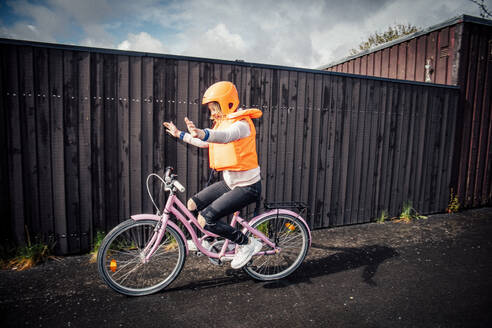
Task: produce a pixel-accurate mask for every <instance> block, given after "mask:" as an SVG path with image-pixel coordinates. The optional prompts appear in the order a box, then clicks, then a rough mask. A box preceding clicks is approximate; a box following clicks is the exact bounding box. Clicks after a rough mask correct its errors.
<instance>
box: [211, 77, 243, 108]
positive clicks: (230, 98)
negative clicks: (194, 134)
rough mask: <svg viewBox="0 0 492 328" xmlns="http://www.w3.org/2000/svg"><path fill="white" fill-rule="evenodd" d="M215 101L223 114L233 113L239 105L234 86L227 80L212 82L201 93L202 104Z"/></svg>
mask: <svg viewBox="0 0 492 328" xmlns="http://www.w3.org/2000/svg"><path fill="white" fill-rule="evenodd" d="M212 101H216V102H218V103H219V105H220V109H221V110H222V113H224V114H225V115H227V114H230V113H234V112H235V111H236V109H237V107H238V106H239V97H238V95H237V90H236V86H235V85H234V84H232V83H231V82H229V81H220V82H217V83H214V84H212V85H211V86H210V87H209V88H208V89H207V91H205V93H204V94H203V100H202V104H203V105H205V104H208V103H210V102H212Z"/></svg>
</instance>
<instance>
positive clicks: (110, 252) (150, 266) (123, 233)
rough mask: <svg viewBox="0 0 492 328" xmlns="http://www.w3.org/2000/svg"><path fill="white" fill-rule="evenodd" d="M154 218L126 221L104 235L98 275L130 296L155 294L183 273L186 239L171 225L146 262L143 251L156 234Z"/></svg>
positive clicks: (98, 258) (120, 291)
mask: <svg viewBox="0 0 492 328" xmlns="http://www.w3.org/2000/svg"><path fill="white" fill-rule="evenodd" d="M156 224H157V222H156V221H154V220H141V221H134V220H127V221H125V222H122V223H121V224H119V225H118V226H116V227H115V228H114V229H113V230H111V232H109V233H108V235H107V236H106V238H104V240H103V242H102V244H101V247H100V248H99V252H98V256H97V262H98V269H99V274H100V275H101V277H102V278H103V280H104V281H105V282H106V283H107V284H108V286H109V287H111V288H112V289H114V290H115V291H117V292H119V293H122V294H125V295H129V296H142V295H148V294H152V293H155V292H157V291H159V290H161V289H163V288H165V287H166V286H168V285H169V284H170V283H171V282H172V281H173V280H174V279H175V278H176V277H177V276H178V274H179V273H180V271H181V269H182V268H183V265H184V260H185V246H184V241H183V239H182V238H181V236H180V235H179V234H178V232H177V231H176V230H175V229H173V228H172V227H170V226H167V227H166V231H165V234H164V236H163V238H162V241H161V242H160V244H159V246H158V248H157V250H156V251H155V253H154V254H153V255H152V256H151V257H150V259H149V260H148V262H145V261H144V259H145V255H144V252H143V250H144V249H145V247H146V246H147V244H148V243H149V242H150V240H151V238H152V236H153V235H154V228H155V226H156Z"/></svg>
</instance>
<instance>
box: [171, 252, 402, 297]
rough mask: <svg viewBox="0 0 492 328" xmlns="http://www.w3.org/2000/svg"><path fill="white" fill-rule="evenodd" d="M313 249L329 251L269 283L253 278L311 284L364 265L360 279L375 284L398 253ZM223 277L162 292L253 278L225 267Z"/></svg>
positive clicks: (278, 283) (275, 283)
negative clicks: (389, 261) (380, 273)
mask: <svg viewBox="0 0 492 328" xmlns="http://www.w3.org/2000/svg"><path fill="white" fill-rule="evenodd" d="M311 247H312V248H317V249H322V250H326V251H328V252H330V254H329V255H328V256H326V257H322V258H318V259H313V260H307V261H304V263H302V264H301V266H300V267H299V268H298V269H297V270H296V271H295V272H294V273H293V274H291V275H290V276H288V277H286V278H284V279H281V280H276V281H272V282H264V281H257V280H254V281H255V282H256V283H258V284H262V285H263V288H267V289H275V288H284V287H288V286H291V285H295V284H300V283H311V279H312V278H315V277H319V276H324V275H330V274H334V273H337V272H342V271H346V270H351V269H355V268H359V267H364V270H363V272H362V280H363V281H364V282H365V283H367V284H369V285H371V286H377V284H376V282H375V281H374V280H373V277H374V275H375V274H376V273H377V270H378V267H379V265H381V264H382V263H383V262H384V261H386V260H388V259H390V258H393V257H396V256H398V255H399V254H398V252H397V251H396V250H395V249H393V248H391V247H388V246H382V245H369V246H363V247H330V246H324V245H321V244H316V243H313V244H312V245H311ZM226 275H227V276H226V277H222V278H216V279H206V280H200V281H192V282H189V283H187V284H185V285H182V286H179V287H174V288H169V289H165V290H164V291H167V292H169V291H177V290H184V289H193V290H202V289H208V288H216V287H220V286H226V285H233V284H237V283H240V282H243V281H247V280H251V279H252V278H251V277H250V276H249V275H247V274H246V273H245V272H244V271H242V270H233V269H226Z"/></svg>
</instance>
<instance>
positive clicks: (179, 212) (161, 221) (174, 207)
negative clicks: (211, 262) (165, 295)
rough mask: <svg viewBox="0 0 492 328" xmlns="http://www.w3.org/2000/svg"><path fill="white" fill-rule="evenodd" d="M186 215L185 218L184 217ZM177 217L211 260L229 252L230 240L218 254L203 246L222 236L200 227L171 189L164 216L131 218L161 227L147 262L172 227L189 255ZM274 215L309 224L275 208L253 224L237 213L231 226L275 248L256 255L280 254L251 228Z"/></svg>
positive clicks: (150, 248)
mask: <svg viewBox="0 0 492 328" xmlns="http://www.w3.org/2000/svg"><path fill="white" fill-rule="evenodd" d="M183 213H184V215H183ZM171 214H173V215H174V216H175V217H176V218H177V219H178V220H179V221H180V222H181V223H183V225H184V226H185V228H186V230H188V232H189V233H190V235H191V238H192V240H193V242H194V243H195V245H196V246H197V248H198V250H199V251H200V252H201V253H203V254H204V255H206V256H208V257H210V258H215V259H221V258H222V257H224V256H225V255H226V254H227V252H226V251H227V249H228V245H229V240H227V239H225V242H224V244H223V245H222V249H221V251H220V252H218V253H214V252H210V251H209V250H208V249H206V248H205V247H203V245H202V243H201V239H203V238H206V237H215V238H217V237H220V236H218V235H215V234H213V233H211V232H209V231H207V230H205V229H203V228H202V227H201V226H200V224H199V223H198V220H197V219H196V218H195V217H194V216H193V214H191V212H190V211H189V210H188V209H187V208H186V206H185V205H184V204H183V203H182V202H181V201H180V200H179V198H178V197H177V196H176V194H175V192H174V191H173V190H171V192H170V194H169V197H168V199H167V201H166V206H165V208H164V211H163V214H162V215H161V216H159V215H156V214H138V215H133V216H132V217H131V218H132V219H133V220H136V221H138V220H149V219H150V220H154V221H157V222H158V224H157V226H156V229H155V230H154V235H153V236H152V238H151V240H150V242H149V243H148V244H147V246H146V247H145V249H144V253H143V254H145V259H144V262H147V261H148V260H149V259H150V257H151V256H152V255H153V254H154V252H155V251H156V250H157V248H158V246H159V244H160V242H161V240H162V238H163V237H164V233H165V231H166V227H167V225H170V226H171V227H172V228H174V229H175V230H176V231H177V232H178V233H179V234H180V236H181V237H182V238H183V241H184V242H185V247H186V254H188V246H187V243H186V237H185V235H184V233H183V232H182V231H181V229H180V228H179V227H178V226H177V225H176V224H175V223H174V222H173V221H171V220H170V216H171ZM271 214H289V215H292V216H294V217H297V218H298V219H300V220H301V221H302V222H303V224H305V225H306V227H307V224H306V222H305V221H304V219H303V218H302V217H301V216H299V215H298V214H297V213H295V212H292V211H289V210H285V209H275V210H271V211H269V212H266V213H263V214H261V215H259V216H256V217H254V218H253V219H252V220H251V221H250V223H248V222H246V221H245V220H244V219H242V218H241V217H239V212H235V213H234V215H233V218H232V221H231V226H235V225H236V223H239V224H240V225H241V226H242V227H243V233H244V232H246V231H250V232H251V233H252V234H253V235H255V236H256V237H257V238H259V239H261V240H262V241H263V242H264V243H265V244H267V245H269V246H270V247H272V250H268V251H262V252H258V253H257V254H256V255H271V254H275V253H277V252H280V251H281V249H280V248H278V247H276V245H275V244H274V243H272V242H271V241H270V240H269V239H268V238H267V237H266V236H265V235H264V234H263V233H261V231H258V230H256V229H254V228H252V227H251V225H252V224H253V223H254V222H256V221H257V220H259V219H261V218H263V217H265V216H267V215H271ZM192 224H193V225H195V227H197V228H198V229H199V230H200V231H201V232H202V233H203V234H204V236H203V237H201V238H198V236H197V234H196V232H195V230H194V229H193V226H192ZM307 230H308V233H309V244H311V232H310V230H309V229H307Z"/></svg>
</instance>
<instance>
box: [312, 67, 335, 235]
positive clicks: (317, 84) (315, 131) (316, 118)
mask: <svg viewBox="0 0 492 328" xmlns="http://www.w3.org/2000/svg"><path fill="white" fill-rule="evenodd" d="M313 79H314V81H313V91H312V95H313V101H312V103H313V114H312V116H311V130H312V134H311V141H310V142H311V145H312V150H311V157H310V159H309V163H310V170H309V173H310V174H309V181H308V183H309V202H308V205H309V207H310V209H311V218H310V219H309V223H310V224H311V226H316V225H317V224H318V222H319V220H322V219H323V217H322V216H323V207H322V206H321V205H320V204H319V201H318V197H319V196H318V194H317V190H318V183H319V180H318V172H319V169H318V166H319V160H318V159H319V151H320V143H319V136H320V133H321V90H322V88H321V86H322V85H323V76H321V75H315V76H314V78H313ZM327 212H328V213H330V209H329V208H327ZM329 215H330V214H329Z"/></svg>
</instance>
